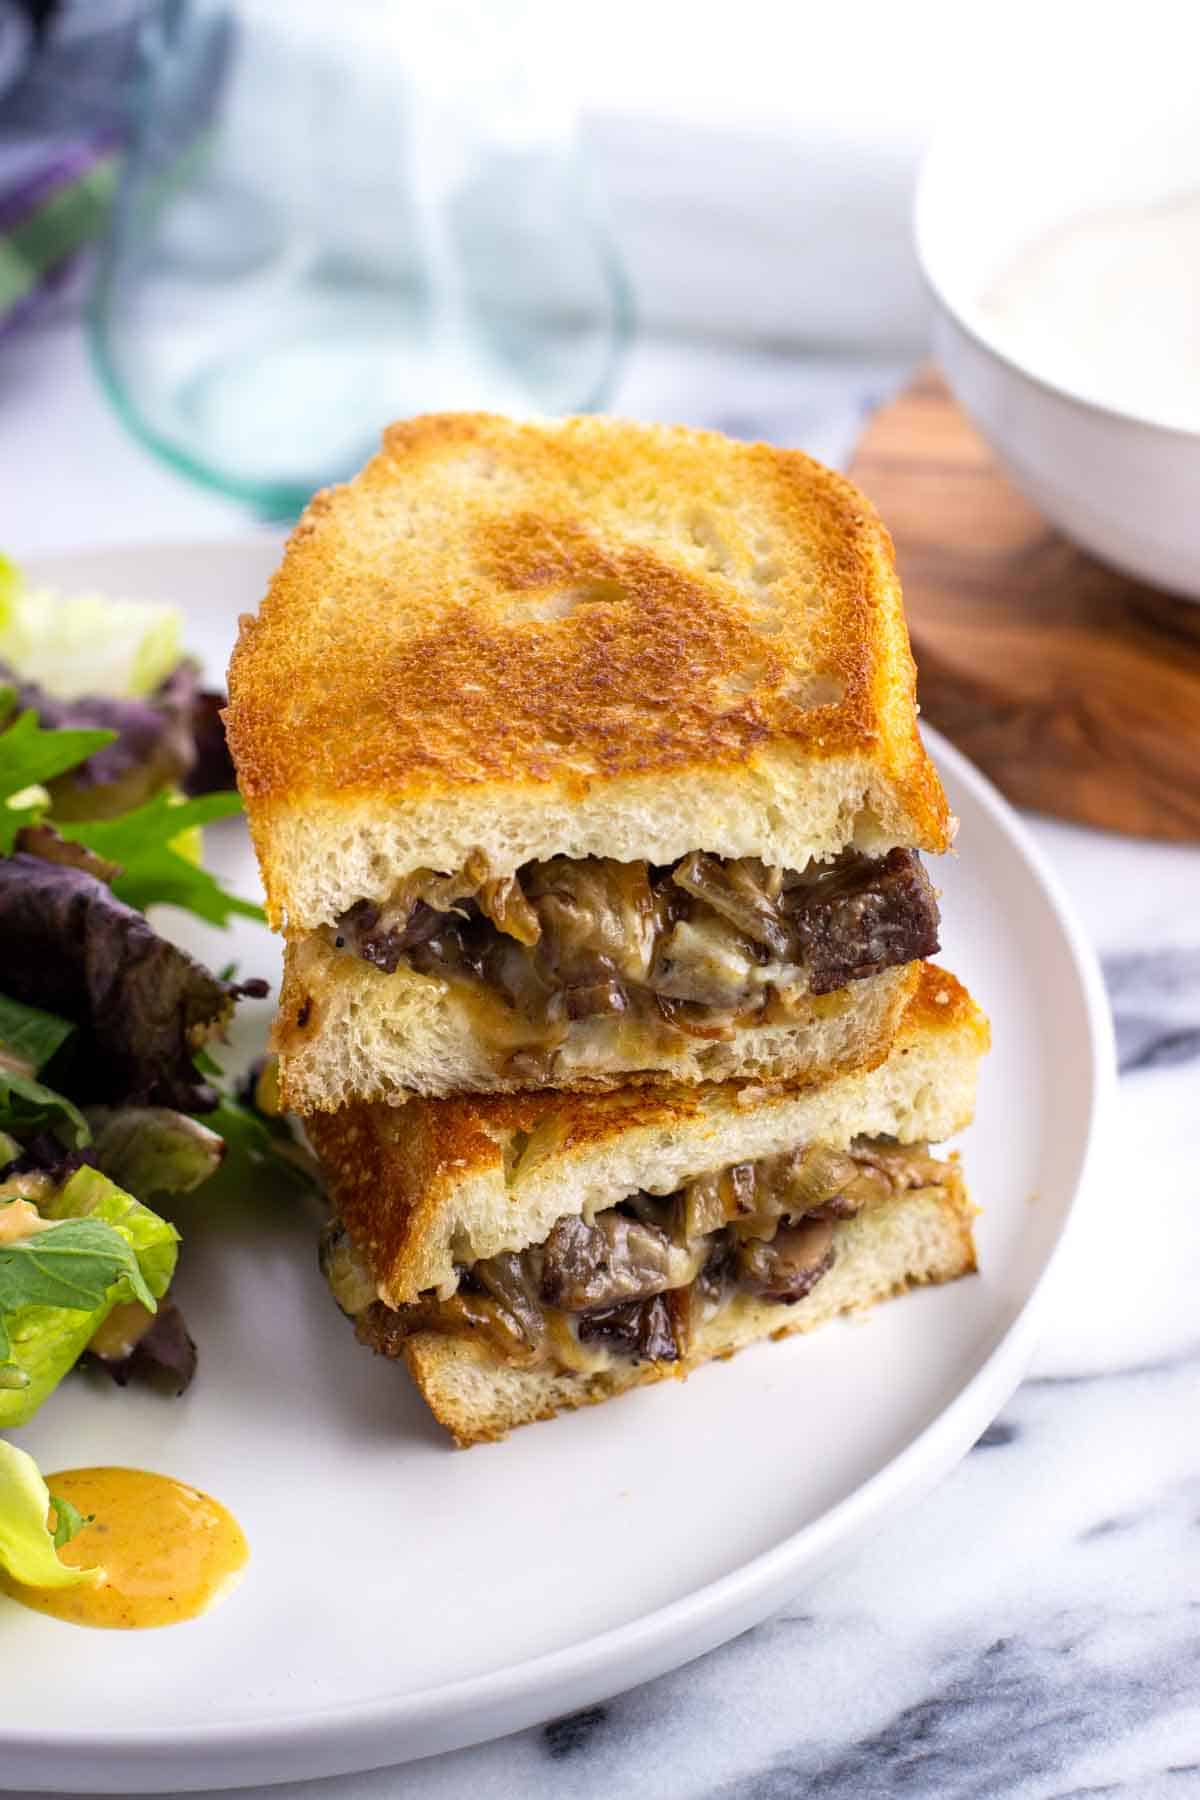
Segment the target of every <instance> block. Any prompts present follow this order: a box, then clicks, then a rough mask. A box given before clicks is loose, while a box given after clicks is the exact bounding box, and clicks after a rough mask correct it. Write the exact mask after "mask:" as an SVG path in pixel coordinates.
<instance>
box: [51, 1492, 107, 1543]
mask: <svg viewBox="0 0 1200 1800" xmlns="http://www.w3.org/2000/svg"><path fill="white" fill-rule="evenodd" d="M50 1504H51V1506H52V1507H53V1508H54V1548H55V1549H56V1550H61V1549H62V1547H63V1545H64V1544H69V1543H70V1541H71V1539H72V1538H73V1537H78V1536H79V1534H80V1532H81V1531H82V1530H83V1528H84V1526H85V1525H90V1524H91V1522H92V1520H93V1519H94V1518H95V1516H96V1515H95V1513H89V1514H88V1516H87V1518H86V1519H85V1518H84V1516H83V1514H82V1513H81V1512H80V1510H79V1508H78V1507H77V1506H72V1504H71V1502H70V1501H69V1500H64V1499H63V1497H62V1495H61V1494H51V1496H50Z"/></svg>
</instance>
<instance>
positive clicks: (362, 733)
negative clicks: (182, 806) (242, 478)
mask: <svg viewBox="0 0 1200 1800" xmlns="http://www.w3.org/2000/svg"><path fill="white" fill-rule="evenodd" d="M229 693H230V704H229V709H228V712H227V713H226V725H227V729H228V734H229V742H230V747H231V749H232V751H233V755H234V759H235V762H236V764H237V770H238V781H239V785H240V787H241V789H242V792H243V794H244V796H245V800H246V808H247V812H248V815H249V819H250V825H251V830H252V832H253V835H254V840H255V845H256V847H257V850H258V855H259V860H260V864H261V867H262V873H263V880H264V884H265V887H266V892H267V903H268V910H269V913H270V916H271V918H272V922H273V923H275V924H277V925H278V924H281V923H282V924H285V925H286V927H287V929H289V930H290V931H292V932H297V931H303V930H308V929H312V928H313V927H315V926H317V925H319V924H321V923H328V922H331V921H332V920H334V919H335V918H336V917H337V916H338V914H339V913H341V912H342V911H344V910H345V909H346V908H347V907H349V906H351V905H352V904H353V903H354V902H355V901H357V900H359V899H363V898H367V899H383V898H385V897H386V896H387V894H388V893H389V892H390V891H391V889H392V888H393V887H394V885H395V883H396V882H397V881H398V880H399V879H400V878H401V877H402V876H404V875H406V874H409V873H411V872H412V871H414V870H417V869H420V868H428V869H437V870H444V871H453V870H457V869H459V868H461V867H462V866H463V864H464V862H465V861H466V858H467V857H468V855H470V854H471V852H473V851H481V852H482V853H483V854H484V855H486V857H487V858H488V859H489V862H490V864H491V866H492V867H493V869H494V870H495V871H496V872H497V873H498V874H504V873H509V872H512V871H513V870H515V869H516V868H517V867H518V866H519V865H521V864H522V863H524V862H527V861H529V860H530V859H535V858H548V857H550V856H553V855H556V854H563V855H567V856H571V857H581V856H589V855H606V856H612V857H616V858H618V859H622V860H633V859H636V858H640V857H645V858H648V859H650V860H651V861H653V862H656V863H661V862H669V861H671V860H672V859H674V858H676V857H678V856H681V855H683V854H685V853H686V852H687V851H689V850H693V849H703V850H707V851H710V852H713V853H715V854H718V855H723V856H735V857H736V856H743V855H755V856H760V857H762V858H763V860H764V861H766V862H768V863H770V864H772V865H775V866H780V867H790V868H803V867H804V865H805V863H806V862H807V861H808V860H809V858H810V857H812V856H821V857H826V856H830V855H833V854H834V853H836V852H837V851H839V850H841V849H842V848H843V847H844V846H846V845H847V844H850V843H852V842H853V843H857V844H859V845H861V846H862V847H864V848H869V849H873V850H875V849H879V848H886V847H890V846H893V845H897V844H903V845H908V846H911V847H916V848H921V849H926V850H932V851H938V850H942V849H944V848H945V847H946V845H947V842H948V839H949V832H950V826H951V821H950V818H949V814H948V811H947V807H946V801H945V796H944V795H943V793H942V789H941V786H940V783H939V782H938V779H937V776H936V774H935V773H934V770H933V768H932V766H931V764H930V763H929V761H928V758H927V757H926V755H925V753H924V750H923V749H922V747H921V743H920V739H919V737H918V735H917V729H916V709H915V703H914V671H913V664H912V658H911V655H910V653H909V646H908V636H907V631H906V628H905V623H904V615H903V610H902V606H901V598H900V589H899V585H898V583H897V580H896V575H895V568H894V564H893V557H892V547H891V542H890V539H889V538H888V535H887V533H886V531H885V530H884V528H883V526H882V525H881V523H880V521H879V519H878V517H877V516H876V514H875V512H874V511H873V509H872V508H871V506H870V504H869V503H868V502H867V501H866V500H865V499H864V497H863V496H862V495H861V494H860V493H859V492H858V490H857V489H856V488H854V487H853V486H852V485H851V483H850V482H848V481H846V480H845V479H844V478H843V477H841V476H840V475H837V474H834V473H833V472H832V471H830V470H828V469H826V468H823V467H822V466H821V465H820V464H819V463H816V462H814V461H812V460H811V458H809V457H807V456H804V455H802V454H801V453H800V452H798V451H792V450H779V449H775V448H773V447H771V446H769V445H765V444H743V443H737V442H734V441H731V440H729V439H726V438H724V437H721V436H719V435H718V434H716V433H712V432H700V431H689V430H684V429H682V428H673V427H667V426H653V425H638V424H632V423H629V422H626V421H621V420H614V419H605V418H579V419H569V420H566V421H561V422H536V423H513V422H511V421H509V420H506V419H502V418H498V417H495V416H492V415H489V414H467V413H463V414H444V415H430V416H426V417H423V418H417V419H413V420H410V421H408V422H406V423H403V424H399V425H395V426H392V427H391V428H390V429H389V430H388V431H387V432H386V433H385V436H384V442H383V447H382V449H381V451H380V453H379V454H378V455H377V456H376V457H375V458H374V459H373V460H372V461H371V462H370V463H369V464H368V465H367V467H366V468H365V469H364V470H363V471H362V473H361V474H360V475H358V476H357V477H356V478H355V480H354V481H352V482H350V483H349V484H348V485H346V486H345V487H341V488H334V489H330V490H328V491H326V492H324V493H321V494H318V495H317V496H316V498H315V499H314V500H313V501H312V502H311V504H310V505H309V507H308V509H307V511H306V512H305V514H304V516H303V518H302V519H301V521H300V523H299V524H298V525H297V527H296V529H295V531H294V532H293V534H292V538H291V540H290V542H289V544H288V547H287V550H286V552H285V555H284V559H283V563H282V565H281V567H280V569H279V571H278V572H277V574H276V576H275V577H274V580H273V581H272V583H271V586H270V589H269V591H268V593H267V596H266V598H265V599H264V601H263V604H262V607H261V609H260V611H259V614H258V616H257V618H247V619H244V620H243V623H242V630H241V634H240V637H239V639H238V644H237V648H236V650H235V652H234V656H233V661H232V664H231V666H230V672H229Z"/></svg>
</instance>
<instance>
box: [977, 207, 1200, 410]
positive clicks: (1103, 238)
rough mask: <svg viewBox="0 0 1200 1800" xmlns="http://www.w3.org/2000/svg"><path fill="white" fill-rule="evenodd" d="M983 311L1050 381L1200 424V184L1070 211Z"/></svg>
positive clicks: (1015, 265)
mask: <svg viewBox="0 0 1200 1800" xmlns="http://www.w3.org/2000/svg"><path fill="white" fill-rule="evenodd" d="M979 316H980V320H981V322H982V323H984V324H985V325H986V326H987V328H988V329H989V330H990V332H991V334H992V335H993V336H994V338H995V340H996V342H997V343H998V344H999V345H1000V346H1001V348H1002V349H1006V350H1008V351H1009V352H1010V353H1011V354H1012V355H1014V356H1016V357H1017V358H1018V360H1019V361H1021V362H1023V363H1025V364H1026V365H1027V366H1028V367H1029V368H1031V369H1033V370H1034V371H1035V372H1036V373H1038V374H1040V375H1043V376H1044V377H1045V378H1046V379H1047V380H1048V381H1054V382H1058V383H1060V384H1062V385H1064V386H1066V387H1069V388H1072V389H1074V390H1075V391H1076V392H1078V393H1082V394H1084V395H1086V397H1087V398H1088V399H1091V400H1095V401H1098V402H1099V403H1100V404H1101V405H1104V406H1110V407H1113V408H1115V409H1116V410H1118V411H1123V412H1131V413H1133V414H1135V415H1136V416H1137V417H1140V418H1146V419H1152V420H1154V421H1156V422H1157V423H1160V424H1163V425H1173V426H1175V427H1177V428H1178V429H1180V430H1184V431H1200V192H1196V193H1191V194H1183V195H1180V196H1179V197H1178V198H1176V199H1172V200H1164V201H1162V202H1161V203H1159V204H1158V205H1147V206H1140V207H1124V208H1121V209H1119V210H1118V209H1115V208H1114V209H1113V210H1111V211H1108V212H1096V213H1089V214H1087V215H1084V216H1081V217H1079V218H1075V219H1070V220H1068V221H1067V222H1066V223H1065V224H1063V225H1060V226H1059V227H1058V228H1057V229H1056V230H1055V231H1052V232H1050V233H1048V234H1047V235H1046V236H1045V237H1043V238H1041V239H1040V240H1039V241H1038V242H1037V243H1034V244H1030V245H1028V246H1027V247H1026V248H1025V249H1024V250H1023V251H1022V252H1021V254H1020V255H1019V256H1017V257H1016V258H1014V260H1013V261H1012V262H1011V263H1010V264H1009V265H1008V267H1007V268H1006V269H1005V270H1004V271H1003V272H1002V273H1001V275H1000V276H999V277H998V278H997V279H996V280H995V281H993V282H992V284H991V285H990V287H989V288H988V289H987V291H986V292H985V293H984V294H983V295H981V297H980V301H979Z"/></svg>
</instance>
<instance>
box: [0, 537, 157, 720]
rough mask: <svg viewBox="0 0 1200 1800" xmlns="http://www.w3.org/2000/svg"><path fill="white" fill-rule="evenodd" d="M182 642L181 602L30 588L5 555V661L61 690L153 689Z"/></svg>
mask: <svg viewBox="0 0 1200 1800" xmlns="http://www.w3.org/2000/svg"><path fill="white" fill-rule="evenodd" d="M181 643H182V615H181V613H180V612H179V611H178V609H177V608H176V607H174V606H148V605H146V604H145V603H144V602H142V601H137V600H111V599H109V598H107V597H106V596H105V595H103V594H87V593H85V594H59V593H56V592H55V591H54V590H53V589H51V588H30V587H26V586H25V584H24V581H23V580H22V577H21V574H20V571H19V570H18V569H17V568H16V567H15V565H14V564H13V563H12V562H10V561H9V560H8V558H2V559H0V662H8V663H12V665H13V666H14V668H17V669H19V670H20V671H21V674H22V675H23V676H25V678H26V680H29V681H37V682H39V683H40V684H41V685H42V686H43V687H45V688H48V689H49V690H50V692H51V693H53V694H61V695H62V696H63V697H64V698H65V699H74V698H76V697H77V696H78V695H81V694H113V695H117V696H138V695H142V694H149V693H150V692H152V690H153V689H154V688H156V687H157V686H158V684H159V683H160V682H161V681H163V680H165V678H166V677H167V676H168V675H169V674H170V673H171V671H172V669H173V668H174V667H175V665H176V664H177V663H178V661H179V659H180V657H181V655H182V649H181Z"/></svg>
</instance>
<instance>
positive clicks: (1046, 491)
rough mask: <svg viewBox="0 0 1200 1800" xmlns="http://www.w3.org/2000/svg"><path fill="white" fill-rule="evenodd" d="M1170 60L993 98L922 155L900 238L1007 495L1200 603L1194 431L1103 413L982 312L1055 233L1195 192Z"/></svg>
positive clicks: (1106, 557)
mask: <svg viewBox="0 0 1200 1800" xmlns="http://www.w3.org/2000/svg"><path fill="white" fill-rule="evenodd" d="M1167 60H1168V61H1170V59H1169V58H1168V59H1167ZM1180 60H1181V61H1183V62H1186V64H1187V67H1186V68H1180V69H1178V70H1177V71H1174V72H1173V71H1172V70H1170V69H1167V70H1165V71H1164V70H1163V69H1162V68H1160V69H1159V70H1158V71H1157V78H1156V79H1155V81H1154V82H1153V83H1149V82H1143V81H1141V80H1139V79H1137V78H1135V77H1134V76H1132V75H1131V73H1130V71H1129V70H1128V69H1127V68H1124V67H1121V68H1118V67H1117V66H1116V59H1113V61H1112V66H1110V68H1109V69H1108V71H1107V73H1106V74H1104V75H1101V76H1097V75H1096V74H1095V72H1094V71H1092V72H1089V74H1088V77H1087V78H1086V79H1085V78H1083V76H1082V72H1081V71H1078V70H1077V71H1074V72H1073V73H1074V75H1075V79H1074V80H1072V79H1071V78H1070V75H1066V76H1064V72H1063V71H1062V69H1059V71H1058V73H1057V75H1054V76H1051V75H1050V74H1049V73H1048V72H1046V71H1043V73H1042V75H1041V76H1040V77H1038V78H1037V79H1036V80H1034V81H1031V82H1030V83H1029V84H1028V85H1027V86H1024V87H1022V88H1021V89H1014V88H1013V87H1012V86H1011V85H1010V84H1009V83H1007V82H1004V83H994V84H993V91H994V94H995V98H994V99H993V98H987V97H985V98H983V99H982V100H980V101H978V102H977V103H976V104H974V105H973V106H972V108H971V110H970V111H969V112H963V113H962V114H960V115H959V116H957V117H956V118H955V119H954V120H953V121H951V122H948V123H947V124H946V125H945V126H944V127H943V129H942V130H941V132H940V133H939V134H938V135H937V137H936V138H935V140H934V143H933V145H932V146H931V148H930V150H929V152H928V153H927V155H926V158H925V162H924V165H923V167H922V170H921V176H920V180H919V183H918V188H917V200H916V213H915V230H916V246H917V255H918V257H919V259H920V262H921V265H922V267H923V270H924V273H925V277H926V280H927V281H928V283H929V286H930V288H931V290H932V294H933V299H934V302H935V308H934V328H933V344H934V351H935V354H936V356H937V359H938V361H939V362H940V364H941V366H942V369H943V370H944V372H945V374H946V377H947V379H948V380H949V382H950V385H951V387H952V388H953V390H954V393H955V395H956V396H957V398H958V400H959V401H960V403H961V404H962V406H963V407H964V408H965V410H966V411H967V412H968V413H969V414H970V416H971V418H972V419H973V420H974V421H975V423H976V424H977V425H978V427H979V429H980V430H981V431H982V432H983V434H984V436H985V437H986V438H987V439H988V441H989V443H990V444H991V446H992V448H993V449H994V450H995V451H996V453H997V455H998V456H999V458H1000V460H1001V462H1002V463H1003V464H1004V466H1005V468H1006V470H1007V471H1008V473H1009V475H1010V476H1011V477H1012V479H1013V481H1014V483H1015V484H1016V486H1017V487H1019V488H1020V489H1021V490H1022V492H1023V493H1025V494H1026V496H1027V497H1028V498H1029V499H1030V500H1031V501H1032V502H1033V503H1034V505H1035V506H1036V507H1037V508H1038V509H1039V511H1041V512H1042V513H1043V514H1044V515H1045V516H1046V517H1047V518H1048V519H1050V520H1051V521H1052V522H1053V523H1054V524H1055V525H1057V526H1058V527H1059V528H1060V529H1061V530H1062V531H1063V532H1065V533H1066V535H1067V536H1068V537H1071V538H1073V539H1074V540H1075V541H1076V542H1077V543H1079V544H1082V545H1083V546H1084V547H1085V548H1086V549H1088V550H1090V551H1092V552H1093V554H1095V555H1096V556H1098V557H1100V558H1101V559H1102V560H1103V561H1105V562H1108V563H1111V564H1113V565H1114V566H1115V567H1116V568H1118V569H1122V570H1124V571H1125V572H1126V573H1128V574H1130V575H1134V576H1137V577H1138V578H1140V579H1141V580H1144V581H1148V582H1150V583H1152V584H1154V585H1155V586H1157V587H1162V588H1168V589H1171V590H1173V591H1174V592H1176V593H1178V594H1184V595H1186V596H1187V597H1188V598H1189V599H1192V600H1200V505H1198V503H1197V497H1198V496H1200V431H1196V430H1187V429H1182V428H1180V427H1179V426H1178V425H1173V424H1169V423H1165V422H1163V421H1162V420H1161V419H1156V418H1154V417H1150V416H1139V415H1138V414H1137V413H1136V412H1134V411H1133V410H1128V409H1125V408H1123V407H1121V406H1120V405H1113V404H1109V403H1106V398H1105V391H1104V383H1103V382H1097V383H1096V384H1095V386H1094V388H1093V390H1092V391H1085V389H1084V387H1083V386H1082V385H1081V384H1077V383H1076V381H1075V380H1073V379H1072V377H1070V376H1068V375H1065V374H1064V373H1063V372H1062V371H1060V370H1058V369H1057V368H1056V367H1055V366H1054V363H1053V359H1051V360H1049V361H1047V360H1045V359H1044V358H1043V359H1041V360H1039V362H1038V366H1036V367H1034V366H1033V365H1032V362H1026V361H1025V360H1024V359H1023V357H1022V353H1021V352H1020V351H1019V350H1014V348H1013V346H1012V345H1011V344H1010V343H1009V342H1008V340H1007V337H1006V336H1005V335H1004V333H1003V329H1002V328H1000V329H998V328H997V326H996V324H995V323H994V322H993V320H992V319H990V318H989V317H988V314H987V312H986V310H985V308H984V307H983V305H982V301H983V298H984V296H985V295H986V293H987V291H988V289H989V287H990V286H991V284H992V283H993V282H994V281H995V279H996V278H997V277H998V276H999V275H1001V274H1003V273H1004V272H1005V270H1006V269H1007V268H1009V267H1010V266H1011V264H1012V262H1013V260H1014V259H1015V257H1016V256H1017V255H1018V254H1019V253H1020V252H1021V251H1022V250H1024V249H1026V248H1027V247H1029V246H1030V245H1032V244H1035V243H1036V242H1038V240H1039V239H1042V238H1043V237H1044V236H1045V235H1046V234H1047V233H1049V232H1051V231H1053V230H1054V229H1055V227H1057V226H1060V225H1062V224H1064V223H1065V222H1066V221H1068V220H1071V219H1074V218H1078V217H1080V216H1081V215H1086V214H1089V213H1096V212H1101V211H1107V210H1110V209H1113V208H1119V207H1120V208H1123V207H1127V206H1128V207H1140V206H1143V205H1145V204H1146V203H1154V202H1156V201H1162V200H1169V199H1175V198H1178V197H1179V196H1181V195H1184V194H1186V193H1188V191H1189V190H1191V191H1193V192H1194V191H1195V190H1197V189H1200V103H1198V101H1197V98H1196V89H1195V86H1194V83H1193V82H1192V80H1191V77H1190V68H1191V66H1192V65H1191V58H1190V56H1189V57H1186V58H1181V59H1180ZM1196 278H1197V277H1195V276H1194V277H1193V279H1196ZM1197 329H1198V330H1200V317H1198V320H1197Z"/></svg>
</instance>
